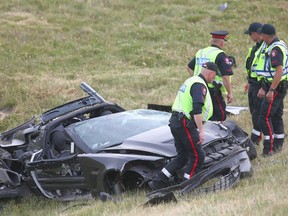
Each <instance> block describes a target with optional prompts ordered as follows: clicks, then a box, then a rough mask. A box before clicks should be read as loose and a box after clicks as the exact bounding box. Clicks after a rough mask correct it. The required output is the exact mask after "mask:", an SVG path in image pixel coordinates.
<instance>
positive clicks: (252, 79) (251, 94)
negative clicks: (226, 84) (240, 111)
mask: <svg viewBox="0 0 288 216" xmlns="http://www.w3.org/2000/svg"><path fill="white" fill-rule="evenodd" d="M261 27H262V24H261V23H258V22H254V23H251V24H250V26H249V28H248V30H246V31H245V32H244V34H249V35H250V37H251V40H253V41H254V42H255V43H256V44H255V45H254V46H253V47H251V48H249V51H248V54H247V56H246V61H245V69H246V73H247V81H248V82H247V84H246V86H245V91H246V92H247V93H248V104H249V110H250V113H251V116H252V125H253V129H252V132H251V140H252V142H253V143H254V144H256V145H259V142H260V140H261V132H260V127H259V125H258V118H259V113H260V107H261V103H262V101H263V99H262V98H259V97H257V94H258V91H259V89H260V87H261V84H260V82H258V80H257V73H256V71H255V70H253V65H254V67H255V65H256V64H257V62H258V60H259V56H260V54H261V52H262V51H263V50H264V49H265V48H266V44H265V42H263V41H262V35H261V34H260V33H258V32H257V31H258V30H259V29H260V28H261Z"/></svg>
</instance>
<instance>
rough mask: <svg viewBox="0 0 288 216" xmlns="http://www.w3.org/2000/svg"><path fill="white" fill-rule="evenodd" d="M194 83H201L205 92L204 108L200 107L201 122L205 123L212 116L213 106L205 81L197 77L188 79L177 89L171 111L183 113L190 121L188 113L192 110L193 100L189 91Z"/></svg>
mask: <svg viewBox="0 0 288 216" xmlns="http://www.w3.org/2000/svg"><path fill="white" fill-rule="evenodd" d="M194 83H202V84H203V85H204V86H205V87H206V90H207V93H206V97H205V100H204V106H203V107H202V120H203V121H205V122H206V121H208V119H209V118H210V117H211V116H212V114H213V105H212V100H211V96H210V93H209V91H208V87H207V85H206V83H205V81H204V80H203V79H202V78H201V77H199V76H193V77H190V78H189V79H187V80H186V81H185V82H184V84H183V85H182V86H181V87H180V88H179V91H178V93H177V96H176V98H175V101H174V103H173V106H172V111H177V112H183V113H184V114H185V116H186V117H187V118H188V119H191V116H190V112H191V111H192V110H193V98H192V97H191V94H190V89H191V86H192V85H193V84H194Z"/></svg>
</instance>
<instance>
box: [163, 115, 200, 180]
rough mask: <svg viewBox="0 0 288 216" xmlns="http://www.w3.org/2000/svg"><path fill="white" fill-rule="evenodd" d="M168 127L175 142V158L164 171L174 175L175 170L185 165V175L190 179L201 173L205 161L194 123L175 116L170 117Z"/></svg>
mask: <svg viewBox="0 0 288 216" xmlns="http://www.w3.org/2000/svg"><path fill="white" fill-rule="evenodd" d="M169 126H170V130H171V133H172V135H173V137H174V140H175V148H176V151H177V156H176V157H175V158H174V159H173V160H172V161H171V162H170V163H168V164H167V165H166V166H165V169H166V170H167V171H168V172H169V173H170V174H171V175H174V174H175V173H176V171H177V170H180V169H181V168H183V167H184V166H185V165H187V167H186V168H185V175H189V178H191V177H192V176H193V175H194V174H196V173H197V172H199V171H201V169H202V167H203V164H204V159H205V152H204V150H203V148H202V145H201V144H197V143H198V141H199V132H198V130H197V128H196V126H195V123H194V121H189V120H188V119H187V118H185V117H184V118H179V117H178V116H177V115H172V117H171V119H170V124H169Z"/></svg>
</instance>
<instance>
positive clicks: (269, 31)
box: [258, 24, 276, 35]
mask: <svg viewBox="0 0 288 216" xmlns="http://www.w3.org/2000/svg"><path fill="white" fill-rule="evenodd" d="M258 33H260V34H266V35H276V30H275V28H274V26H273V25H271V24H264V25H263V26H262V28H260V29H259V30H258Z"/></svg>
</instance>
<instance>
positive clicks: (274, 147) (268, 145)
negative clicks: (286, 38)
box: [256, 24, 288, 156]
mask: <svg viewBox="0 0 288 216" xmlns="http://www.w3.org/2000/svg"><path fill="white" fill-rule="evenodd" d="M259 33H261V35H262V39H263V41H264V42H265V43H266V44H267V47H266V49H265V52H262V53H261V57H260V60H259V62H258V66H257V70H256V71H257V76H258V77H259V79H261V88H260V90H259V92H258V95H257V96H258V97H261V98H263V99H264V100H263V103H262V106H261V109H260V115H259V122H258V124H259V125H260V126H261V127H262V128H261V130H262V133H263V135H264V142H263V146H264V147H263V156H269V155H271V154H272V153H274V152H279V151H281V149H282V146H283V143H284V138H285V134H284V124H283V107H284V105H283V100H284V97H285V96H286V89H287V78H288V77H287V74H288V73H287V72H288V71H287V66H288V65H287V55H288V50H287V46H286V44H285V43H284V42H283V41H280V40H279V39H278V37H277V36H276V30H275V28H274V26H273V25H271V24H264V25H263V26H262V28H261V29H260V30H259Z"/></svg>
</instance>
